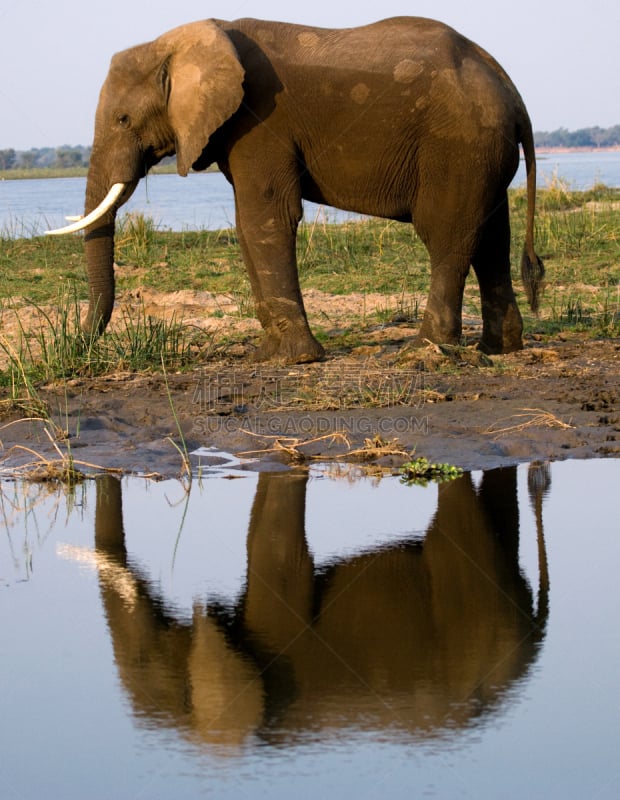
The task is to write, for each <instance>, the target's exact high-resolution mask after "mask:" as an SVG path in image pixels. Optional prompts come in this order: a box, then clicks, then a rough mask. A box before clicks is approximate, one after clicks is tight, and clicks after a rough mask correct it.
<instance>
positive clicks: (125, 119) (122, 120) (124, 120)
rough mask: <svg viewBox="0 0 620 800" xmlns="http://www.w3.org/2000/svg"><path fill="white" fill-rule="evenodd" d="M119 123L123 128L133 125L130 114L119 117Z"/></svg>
mask: <svg viewBox="0 0 620 800" xmlns="http://www.w3.org/2000/svg"><path fill="white" fill-rule="evenodd" d="M118 124H119V125H120V126H121V128H128V127H129V126H130V125H131V119H130V118H129V114H121V115H120V116H119V117H118Z"/></svg>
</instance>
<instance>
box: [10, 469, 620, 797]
mask: <svg viewBox="0 0 620 800" xmlns="http://www.w3.org/2000/svg"><path fill="white" fill-rule="evenodd" d="M617 474H618V462H617V461H613V460H602V461H584V462H580V461H569V462H562V463H556V464H553V465H551V466H549V467H548V468H547V469H543V468H540V467H538V468H529V469H528V467H527V466H520V467H518V468H509V469H503V470H493V471H489V472H485V473H482V472H477V473H472V474H468V475H465V476H464V477H463V478H461V479H459V480H457V481H454V482H452V483H450V484H444V485H443V486H441V487H440V488H437V487H436V486H434V485H432V486H429V487H427V488H420V487H406V486H403V485H401V484H400V483H399V482H398V480H397V479H396V478H385V479H383V480H381V481H379V482H377V481H376V480H375V481H373V480H372V479H370V478H359V479H357V480H353V479H352V477H351V476H347V475H345V474H340V475H339V476H338V477H333V476H331V475H330V474H329V473H326V472H324V471H319V470H315V471H313V472H312V473H311V474H310V476H308V475H306V474H303V473H299V474H283V473H271V474H270V473H261V474H254V473H251V472H245V473H241V475H242V477H240V478H238V479H237V480H228V479H227V475H226V474H225V473H221V474H218V473H217V472H216V473H214V474H213V475H212V476H211V477H208V478H206V479H204V480H203V481H202V482H201V484H198V483H195V484H194V486H193V488H192V490H191V492H190V494H189V495H185V494H184V492H183V490H182V487H181V486H180V485H179V484H178V483H176V482H172V481H168V482H162V483H148V482H144V481H141V480H139V479H136V478H131V479H129V478H128V479H124V480H123V481H122V483H118V482H116V481H115V480H114V479H109V478H108V479H103V480H99V481H98V482H97V484H96V485H94V484H92V483H89V484H87V485H85V486H84V487H78V489H77V490H76V491H75V493H74V494H73V495H72V496H71V497H67V495H65V494H62V493H55V492H54V491H50V490H49V489H48V488H47V487H44V486H27V485H23V484H20V483H0V499H1V504H0V514H1V515H2V517H3V522H4V530H3V531H2V533H1V534H0V629H1V630H2V637H1V639H0V663H1V664H2V666H1V672H0V675H1V680H2V686H1V696H2V724H1V727H0V752H1V753H2V759H1V760H0V786H1V795H2V797H3V798H6V800H13V799H15V800H17V798H19V800H35V799H36V800H40V798H42V797H62V798H63V800H72V798H80V799H81V798H84V797H88V798H90V799H91V800H97V799H98V798H110V797H115V798H119V800H124V798H127V799H128V798H135V797H150V798H170V797H183V798H190V799H192V798H198V797H217V798H218V799H219V798H245V797H252V798H261V797H270V798H275V800H280V798H282V800H284V798H286V799H287V800H288V798H290V797H291V796H294V797H296V798H299V800H303V799H305V798H316V797H325V798H341V797H345V796H347V797H355V798H359V799H360V800H362V799H363V798H376V797H388V798H391V799H392V798H410V797H412V796H415V797H423V796H426V797H437V798H442V799H443V798H456V797H466V798H477V799H480V798H482V799H483V800H484V798H497V797H502V798H505V800H511V799H512V798H514V799H515V800H522V799H523V798H525V797H545V798H547V799H548V800H554V799H555V798H558V800H559V799H560V798H561V800H571V798H575V800H576V799H577V798H579V800H582V798H586V797H597V798H599V800H606V799H607V798H616V797H618V794H619V789H620V767H619V766H618V759H617V755H618V753H617V746H618V745H617V742H618V710H619V708H620V685H619V684H618V674H619V672H620V637H619V635H618V625H617V619H618V612H619V611H620V602H619V600H620V588H619V585H618V580H617V576H618V568H619V566H620V539H619V538H618V535H617V534H618V531H617V507H616V506H617V503H616V494H617V492H616V486H617ZM536 487H538V488H536Z"/></svg>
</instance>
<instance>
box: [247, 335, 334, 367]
mask: <svg viewBox="0 0 620 800" xmlns="http://www.w3.org/2000/svg"><path fill="white" fill-rule="evenodd" d="M324 355H325V350H324V348H323V346H322V345H320V344H319V343H318V342H317V340H316V339H315V338H314V336H313V335H312V334H311V333H310V332H307V333H306V334H305V335H300V334H299V333H298V334H297V335H293V334H292V333H289V334H287V335H284V336H280V337H278V336H275V335H274V334H272V333H266V334H265V336H264V338H263V341H262V342H261V343H260V345H259V346H258V348H257V350H256V352H255V353H254V361H278V362H280V363H284V364H307V363H310V362H312V361H320V360H321V359H322V358H323V357H324Z"/></svg>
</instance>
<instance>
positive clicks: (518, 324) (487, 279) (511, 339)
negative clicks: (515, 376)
mask: <svg viewBox="0 0 620 800" xmlns="http://www.w3.org/2000/svg"><path fill="white" fill-rule="evenodd" d="M472 263H473V266H474V270H475V272H476V276H477V278H478V284H479V286H480V299H481V302H482V339H481V341H480V349H481V350H482V351H483V352H485V353H510V352H513V351H514V350H521V348H522V346H523V345H522V340H521V334H522V332H523V321H522V319H521V313H520V311H519V308H518V306H517V301H516V298H515V294H514V291H513V288H512V281H511V278H510V220H509V213H508V198H507V196H506V194H505V193H504V195H503V197H502V198H501V200H500V201H499V202H498V203H497V204H496V206H495V208H494V210H493V211H492V213H491V215H490V216H489V219H488V220H487V222H486V224H485V226H484V231H483V234H482V238H481V241H480V244H479V245H478V249H477V250H476V254H475V256H474V258H473V261H472Z"/></svg>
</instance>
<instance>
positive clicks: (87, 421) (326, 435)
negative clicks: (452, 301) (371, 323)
mask: <svg viewBox="0 0 620 800" xmlns="http://www.w3.org/2000/svg"><path fill="white" fill-rule="evenodd" d="M414 333H415V329H414V328H412V327H410V326H409V325H407V324H404V323H403V324H396V323H395V324H392V325H384V326H380V327H377V328H376V329H374V330H372V331H368V332H367V335H366V336H365V337H364V344H363V345H362V346H357V347H349V348H347V349H345V348H341V349H340V350H338V349H334V348H332V349H331V350H329V351H328V357H327V358H326V360H325V361H323V362H322V363H318V364H310V365H304V366H295V367H277V366H273V365H260V366H257V365H256V364H253V363H252V361H251V353H252V348H253V344H252V342H253V337H252V336H249V337H248V340H247V342H248V343H247V345H246V346H242V345H238V346H237V347H236V348H234V349H233V351H231V352H230V353H229V354H228V357H225V358H220V359H218V360H217V361H207V362H205V363H204V364H202V365H200V366H197V367H196V368H195V369H194V370H192V371H190V372H184V373H180V374H174V375H168V376H166V377H164V376H162V375H158V374H147V375H140V374H117V375H112V376H107V377H104V378H97V379H82V378H79V379H73V380H69V381H68V382H65V383H63V384H61V385H60V384H58V385H49V386H43V387H40V388H39V390H38V392H39V397H40V399H42V400H43V401H44V402H45V403H46V405H47V408H48V409H49V419H48V420H47V421H41V420H35V419H25V418H24V412H23V410H18V409H13V410H11V412H10V413H7V412H6V411H5V413H4V416H3V419H2V420H1V425H2V427H1V429H0V442H1V451H0V458H1V459H2V461H1V465H2V467H3V469H10V467H11V465H15V464H25V463H36V461H37V459H40V460H41V461H44V460H45V459H53V458H56V457H57V456H58V455H59V453H63V454H64V453H67V452H70V453H71V456H72V457H73V458H74V459H75V460H76V461H78V462H84V463H85V464H87V465H93V467H88V469H92V468H105V469H119V470H122V471H126V472H137V473H146V474H151V473H155V474H160V475H162V476H168V477H169V476H174V475H176V474H178V473H179V471H180V470H181V467H182V459H181V455H180V452H179V449H178V448H179V447H180V448H181V449H183V448H186V449H187V451H188V452H191V453H196V451H198V454H197V455H192V456H191V460H192V464H193V465H194V466H197V465H198V464H199V463H201V464H205V463H211V462H213V461H217V460H218V457H217V456H214V455H213V451H222V452H226V453H232V454H236V455H239V454H241V455H242V457H243V458H247V459H250V458H252V459H259V461H260V464H261V465H263V466H264V465H266V464H268V465H269V466H270V467H271V466H273V465H274V462H277V463H281V464H285V463H290V462H291V461H300V460H303V459H320V458H325V459H336V460H363V461H372V462H378V463H380V464H384V465H398V464H400V463H402V462H403V461H405V460H407V458H408V457H409V456H410V454H411V453H415V454H416V455H419V456H425V457H427V458H429V459H431V460H433V461H440V462H448V463H451V464H454V465H457V466H461V467H463V468H465V469H488V468H491V467H495V466H502V465H508V464H517V463H520V462H525V461H532V460H536V459H541V460H558V459H565V458H594V457H608V456H611V457H614V456H615V457H618V456H620V415H619V414H618V400H619V398H620V342H619V341H618V340H617V339H604V340H596V339H592V338H590V337H588V336H587V335H586V334H583V335H582V334H576V333H566V334H560V335H559V336H558V337H557V338H551V339H546V340H545V341H542V340H537V338H536V337H534V336H531V335H530V336H529V337H528V338H527V339H526V346H525V349H524V350H523V351H522V352H519V353H515V354H511V355H507V356H497V357H493V358H487V357H486V356H483V355H482V354H481V353H479V352H478V351H477V350H476V349H475V346H473V345H471V346H467V347H461V348H438V347H435V346H429V347H427V348H422V349H419V348H414V347H413V346H412V343H413V336H414ZM466 333H467V334H468V335H469V336H470V338H471V341H474V340H475V336H476V333H477V329H476V324H475V322H474V323H472V324H471V325H470V327H469V328H468V329H467V331H466ZM328 347H329V343H328ZM181 432H182V436H181ZM51 433H52V434H53V435H50V434H51ZM52 439H54V441H52ZM24 448H26V449H24ZM209 448H212V449H213V451H209ZM255 466H256V462H253V467H255Z"/></svg>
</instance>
